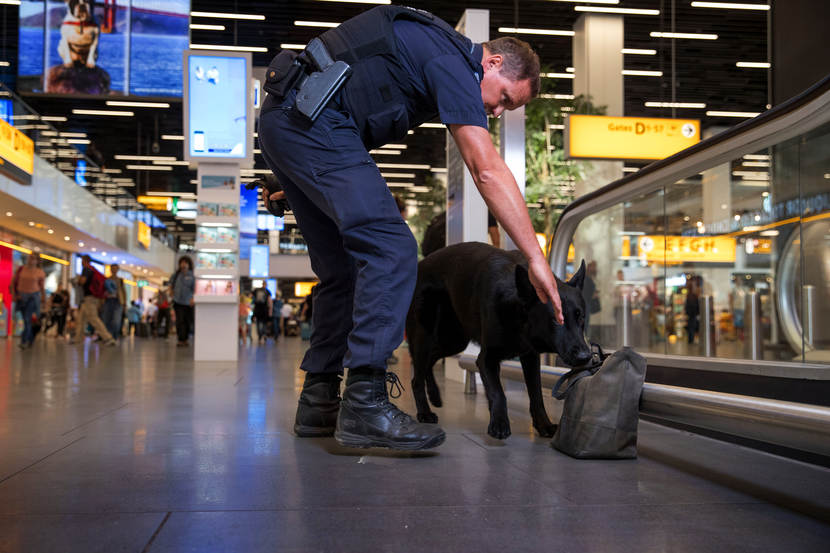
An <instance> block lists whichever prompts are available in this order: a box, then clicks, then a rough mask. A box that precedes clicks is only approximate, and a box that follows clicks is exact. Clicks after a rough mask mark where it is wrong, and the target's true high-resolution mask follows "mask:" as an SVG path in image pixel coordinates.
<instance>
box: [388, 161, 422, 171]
mask: <svg viewBox="0 0 830 553" xmlns="http://www.w3.org/2000/svg"><path fill="white" fill-rule="evenodd" d="M377 166H378V168H380V169H424V170H427V171H429V169H430V167H431V166H430V165H422V164H417V163H378V164H377Z"/></svg>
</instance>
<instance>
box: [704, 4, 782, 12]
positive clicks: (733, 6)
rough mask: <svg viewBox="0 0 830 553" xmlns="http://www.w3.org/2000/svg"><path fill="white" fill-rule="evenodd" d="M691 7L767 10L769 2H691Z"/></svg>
mask: <svg viewBox="0 0 830 553" xmlns="http://www.w3.org/2000/svg"><path fill="white" fill-rule="evenodd" d="M692 7H693V8H718V9H723V10H758V11H768V10H769V4H737V3H734V2H692Z"/></svg>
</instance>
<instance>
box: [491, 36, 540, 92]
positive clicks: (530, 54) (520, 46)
mask: <svg viewBox="0 0 830 553" xmlns="http://www.w3.org/2000/svg"><path fill="white" fill-rule="evenodd" d="M484 46H486V47H487V50H488V51H489V52H490V53H491V54H500V55H501V56H503V57H504V61H503V62H502V66H501V73H502V74H503V75H504V76H505V77H507V78H508V79H510V80H511V81H524V80H529V81H530V96H531V98H535V97H536V95H537V94H539V87H540V86H541V84H542V83H541V81H540V79H539V71H540V66H539V56H537V55H536V52H534V51H533V48H531V47H530V44H528V43H527V42H525V41H523V40H519V39H518V38H513V37H510V36H506V37H501V38H497V39H495V40H491V41H489V42H485V43H484Z"/></svg>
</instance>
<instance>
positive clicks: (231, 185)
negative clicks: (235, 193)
mask: <svg viewBox="0 0 830 553" xmlns="http://www.w3.org/2000/svg"><path fill="white" fill-rule="evenodd" d="M202 188H218V189H220V190H234V189H235V188H236V179H235V178H233V177H223V176H219V175H202Z"/></svg>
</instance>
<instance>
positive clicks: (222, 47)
mask: <svg viewBox="0 0 830 553" xmlns="http://www.w3.org/2000/svg"><path fill="white" fill-rule="evenodd" d="M190 49H191V50H219V51H227V52H267V51H268V48H265V47H264V46H228V45H224V44H191V45H190Z"/></svg>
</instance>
